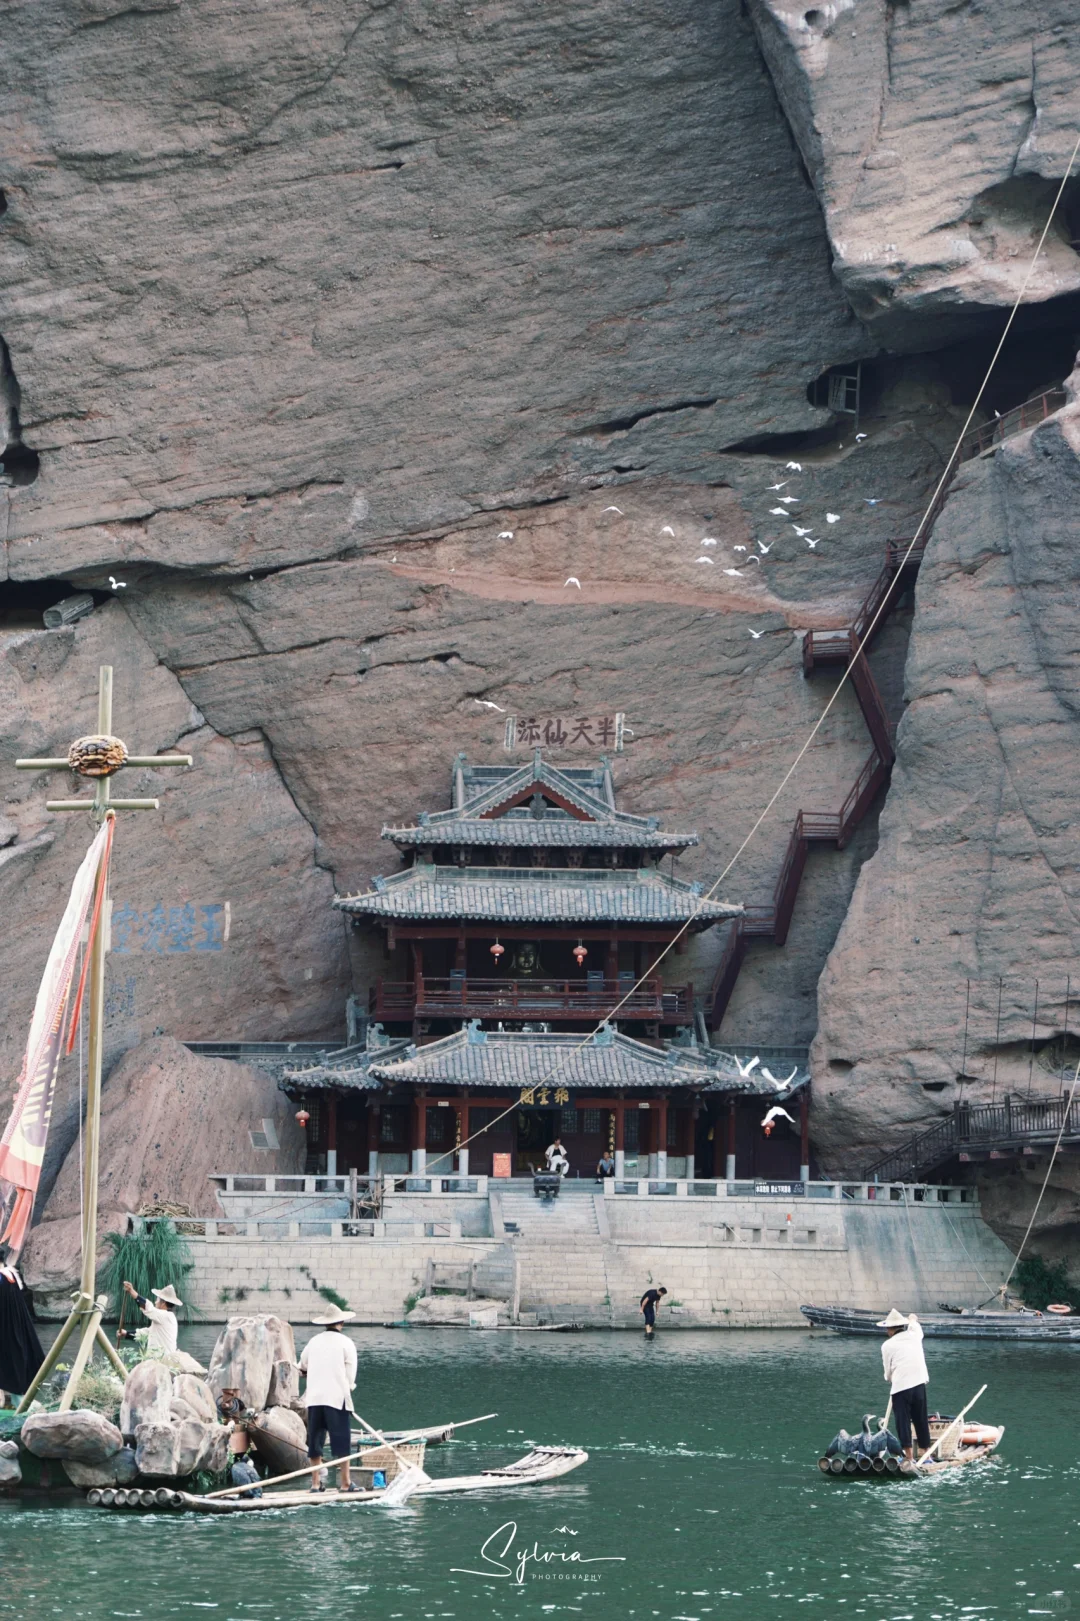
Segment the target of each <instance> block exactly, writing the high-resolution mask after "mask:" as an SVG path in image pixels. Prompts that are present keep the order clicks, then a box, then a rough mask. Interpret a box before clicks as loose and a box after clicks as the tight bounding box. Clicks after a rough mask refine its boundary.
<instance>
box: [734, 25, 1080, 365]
mask: <svg viewBox="0 0 1080 1621" xmlns="http://www.w3.org/2000/svg"><path fill="white" fill-rule="evenodd" d="M749 10H750V15H751V16H752V18H753V20H754V24H755V27H756V29H757V32H758V37H759V39H760V41H761V46H762V50H763V52H764V55H765V59H766V61H767V62H768V64H769V68H770V70H771V72H772V76H773V80H774V82H775V84H776V88H777V93H778V95H779V97H780V100H781V103H782V105H783V107H784V110H785V112H786V113H787V116H788V119H789V121H790V123H791V127H792V131H793V133H794V135H795V138H796V140H797V141H798V143H799V148H800V150H801V152H802V155H803V157H804V159H805V161H806V165H807V168H808V169H809V170H810V173H811V175H812V176H813V180H814V185H815V187H816V189H817V193H818V196H819V197H820V199H821V204H822V208H823V209H824V212H825V219H826V222H827V225H828V230H829V238H830V242H831V244H832V250H833V267H834V269H835V271H836V273H837V275H838V276H839V278H840V280H841V283H842V284H843V286H844V289H845V291H846V292H847V293H848V295H849V297H850V298H851V301H852V304H853V306H854V308H855V311H856V313H857V314H858V315H859V316H860V317H861V319H862V320H864V321H865V322H867V324H868V325H869V326H870V327H871V329H872V330H873V331H875V332H876V333H878V334H880V338H881V340H882V341H886V342H889V343H894V344H895V343H897V342H898V341H899V342H905V341H906V342H907V343H911V342H912V341H913V340H914V341H925V339H926V337H927V336H928V335H929V334H930V333H934V334H936V335H937V341H938V342H940V341H942V339H943V337H945V335H946V334H948V333H949V331H950V328H951V329H952V330H953V331H956V332H963V330H964V328H965V324H966V325H968V326H969V327H970V325H971V324H972V315H973V312H974V311H977V310H978V309H979V308H980V307H986V306H993V305H1009V304H1011V303H1012V302H1013V301H1014V299H1015V298H1016V297H1017V295H1018V294H1019V292H1020V290H1021V287H1022V286H1023V284H1024V278H1025V276H1026V274H1027V270H1028V265H1029V262H1030V260H1031V258H1032V255H1033V253H1034V251H1035V246H1036V243H1037V241H1038V238H1039V235H1040V233H1041V231H1042V229H1043V226H1044V225H1045V223H1046V218H1047V215H1048V213H1049V209H1050V204H1051V202H1052V201H1053V197H1054V193H1055V191H1056V189H1057V188H1056V183H1057V182H1059V181H1060V180H1061V178H1062V176H1063V175H1064V173H1065V169H1066V166H1067V164H1068V160H1069V155H1070V153H1071V151H1072V147H1073V142H1074V141H1075V139H1076V123H1077V116H1078V112H1080V97H1078V95H1077V88H1076V87H1077V74H1078V70H1080V39H1078V37H1077V33H1076V28H1075V21H1076V18H1075V13H1074V11H1073V8H1072V6H1071V4H1070V3H1069V0H1049V3H1048V4H1046V5H1044V6H1042V7H1040V9H1039V11H1038V13H1033V12H1032V11H1031V10H1029V9H1028V8H1026V7H1023V6H1016V5H1013V4H1012V3H1011V0H986V3H982V4H979V5H977V6H971V5H960V6H957V5H954V4H951V3H950V0H929V3H927V4H920V5H917V6H913V5H907V4H891V3H889V0H869V3H866V0H861V3H860V4H859V6H858V8H856V5H855V0H829V3H828V4H824V5H821V6H817V7H808V6H806V5H804V4H802V3H801V0H749ZM1073 235H1075V232H1073V231H1072V230H1071V227H1070V224H1069V218H1068V214H1067V211H1066V213H1065V214H1063V215H1062V217H1061V219H1060V220H1059V221H1058V223H1057V225H1056V226H1055V229H1054V231H1053V232H1052V234H1051V236H1050V237H1049V239H1048V242H1047V246H1046V249H1045V251H1044V254H1043V257H1042V259H1041V261H1040V264H1039V266H1038V267H1037V269H1036V273H1035V275H1034V277H1033V279H1032V281H1031V282H1030V283H1029V284H1028V286H1027V289H1026V297H1027V298H1028V299H1029V300H1035V299H1046V298H1052V297H1055V296H1057V295H1059V294H1061V293H1065V292H1071V291H1076V290H1077V289H1080V260H1078V259H1077V256H1076V254H1075V253H1074V252H1073V250H1072V248H1071V247H1070V245H1069V242H1070V236H1073Z"/></svg>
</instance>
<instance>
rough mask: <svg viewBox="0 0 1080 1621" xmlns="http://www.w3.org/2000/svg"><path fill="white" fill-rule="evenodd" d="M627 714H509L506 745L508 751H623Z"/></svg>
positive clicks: (505, 737)
mask: <svg viewBox="0 0 1080 1621" xmlns="http://www.w3.org/2000/svg"><path fill="white" fill-rule="evenodd" d="M625 722H626V716H625V714H624V713H623V712H622V710H619V711H618V712H617V713H616V714H614V715H507V717H506V731H505V734H504V737H503V747H504V748H505V749H506V751H507V752H508V753H510V752H511V751H512V750H514V749H521V748H546V749H573V748H583V749H596V748H601V749H612V750H613V751H614V753H616V754H621V753H622V751H623V743H624V741H625V736H626V725H625Z"/></svg>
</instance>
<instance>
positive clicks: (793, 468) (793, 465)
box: [787, 462, 802, 473]
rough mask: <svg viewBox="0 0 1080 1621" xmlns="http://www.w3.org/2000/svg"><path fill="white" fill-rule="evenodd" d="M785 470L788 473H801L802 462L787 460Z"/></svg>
mask: <svg viewBox="0 0 1080 1621" xmlns="http://www.w3.org/2000/svg"><path fill="white" fill-rule="evenodd" d="M787 470H788V472H789V473H801V472H802V462H788V464H787Z"/></svg>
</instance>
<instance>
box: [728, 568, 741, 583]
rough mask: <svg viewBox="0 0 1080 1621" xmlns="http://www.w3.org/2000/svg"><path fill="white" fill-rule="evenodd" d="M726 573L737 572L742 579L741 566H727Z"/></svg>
mask: <svg viewBox="0 0 1080 1621" xmlns="http://www.w3.org/2000/svg"><path fill="white" fill-rule="evenodd" d="M724 573H725V574H737V575H738V576H739V578H740V580H741V579H742V569H741V568H726V569H725V570H724Z"/></svg>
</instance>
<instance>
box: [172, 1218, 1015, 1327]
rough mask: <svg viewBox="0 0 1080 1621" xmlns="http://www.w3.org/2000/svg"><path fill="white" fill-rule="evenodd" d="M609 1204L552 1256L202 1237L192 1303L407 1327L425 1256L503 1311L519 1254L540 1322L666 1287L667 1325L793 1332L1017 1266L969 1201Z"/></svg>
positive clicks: (213, 1315)
mask: <svg viewBox="0 0 1080 1621" xmlns="http://www.w3.org/2000/svg"><path fill="white" fill-rule="evenodd" d="M604 1203H605V1208H606V1212H607V1214H608V1218H609V1222H608V1225H609V1232H610V1236H599V1235H597V1236H586V1235H581V1236H575V1237H574V1239H573V1242H572V1243H562V1244H558V1245H555V1244H551V1243H548V1242H545V1241H544V1240H543V1238H542V1237H539V1238H538V1237H537V1236H536V1235H535V1233H533V1234H529V1235H521V1236H520V1237H517V1238H514V1239H513V1240H512V1241H509V1242H506V1241H504V1242H500V1241H499V1240H497V1239H483V1238H475V1239H466V1238H462V1239H446V1238H421V1237H416V1236H396V1235H395V1234H394V1232H393V1229H392V1228H389V1227H388V1228H387V1229H386V1230H385V1231H384V1233H382V1234H381V1235H380V1236H377V1237H367V1238H342V1239H329V1238H313V1239H289V1240H278V1241H266V1240H262V1239H256V1238H241V1237H223V1238H217V1239H202V1238H193V1239H190V1240H189V1243H190V1245H191V1250H192V1254H193V1256H194V1259H195V1270H194V1272H193V1273H192V1275H191V1277H190V1279H189V1280H188V1284H187V1289H186V1293H187V1297H188V1298H189V1299H190V1300H192V1301H193V1303H194V1304H195V1305H196V1306H198V1308H199V1309H200V1310H201V1312H202V1313H203V1315H204V1317H205V1318H206V1319H207V1320H209V1321H211V1322H213V1321H221V1320H224V1319H225V1318H226V1317H228V1316H229V1315H230V1314H231V1313H235V1311H236V1309H237V1306H238V1304H242V1305H246V1306H247V1307H248V1308H249V1309H251V1310H256V1311H268V1312H276V1313H278V1314H280V1315H281V1316H284V1317H287V1318H290V1319H292V1320H293V1321H294V1322H302V1321H303V1320H304V1319H305V1317H309V1316H310V1315H313V1314H315V1313H317V1312H318V1311H319V1310H320V1309H321V1307H322V1305H323V1297H321V1296H320V1295H319V1294H318V1292H317V1291H318V1287H320V1286H322V1287H329V1288H331V1289H333V1290H334V1291H335V1293H337V1294H338V1295H341V1296H343V1297H344V1298H345V1299H346V1300H348V1302H349V1304H350V1306H351V1307H352V1308H353V1309H354V1310H355V1311H356V1313H357V1320H358V1321H359V1322H361V1323H387V1322H398V1321H400V1320H401V1319H402V1317H403V1316H404V1314H405V1310H406V1302H407V1301H408V1300H409V1297H410V1296H415V1295H417V1294H419V1293H420V1292H422V1290H423V1287H424V1279H425V1276H426V1272H427V1263H428V1260H429V1259H433V1260H436V1261H438V1262H443V1263H447V1262H448V1263H451V1264H456V1265H461V1264H468V1263H469V1262H476V1263H478V1266H479V1271H480V1275H481V1276H485V1275H492V1276H493V1275H495V1274H496V1273H497V1274H498V1275H499V1276H500V1277H501V1278H503V1279H505V1280H506V1283H507V1287H506V1291H505V1292H506V1295H507V1298H508V1299H509V1297H510V1296H511V1294H512V1289H511V1288H510V1286H509V1277H510V1273H511V1272H512V1266H510V1265H509V1260H508V1258H509V1256H510V1255H513V1256H516V1258H517V1264H518V1272H519V1279H518V1285H519V1289H520V1304H521V1309H522V1310H523V1311H525V1312H530V1313H535V1314H536V1320H537V1321H539V1322H544V1321H555V1320H557V1321H576V1322H581V1323H591V1324H596V1325H606V1326H632V1325H636V1324H637V1323H638V1322H639V1321H640V1319H639V1317H638V1315H637V1301H638V1298H639V1297H640V1295H641V1292H642V1291H643V1290H644V1289H645V1288H646V1287H648V1286H649V1285H650V1284H651V1283H663V1284H664V1285H665V1286H666V1287H667V1289H668V1292H669V1302H668V1303H669V1306H670V1308H671V1314H670V1321H671V1322H672V1323H680V1324H682V1325H684V1326H686V1327H695V1328H696V1327H705V1326H708V1327H717V1328H719V1327H732V1328H734V1327H739V1328H744V1327H791V1326H798V1325H802V1324H803V1322H804V1319H803V1318H802V1317H801V1316H800V1315H799V1310H798V1308H799V1306H800V1304H802V1303H805V1302H814V1303H816V1304H837V1303H844V1304H848V1305H852V1306H867V1307H879V1306H880V1307H882V1308H885V1307H887V1306H889V1305H896V1306H899V1307H900V1308H901V1310H909V1311H910V1310H921V1311H926V1310H931V1309H936V1307H937V1306H938V1304H939V1302H941V1301H948V1302H949V1303H951V1304H957V1305H973V1304H976V1303H978V1302H980V1301H982V1300H985V1299H986V1298H987V1296H988V1295H989V1294H990V1293H991V1292H992V1290H993V1289H994V1288H995V1287H996V1286H997V1285H998V1284H999V1283H1001V1282H1002V1281H1003V1279H1004V1276H1005V1273H1006V1272H1007V1270H1008V1267H1009V1265H1010V1263H1011V1256H1010V1254H1009V1251H1008V1250H1007V1249H1006V1247H1005V1246H1004V1244H1002V1243H1001V1241H1000V1240H999V1239H998V1238H996V1237H995V1235H994V1234H993V1233H992V1232H991V1230H990V1229H989V1227H987V1226H986V1224H985V1222H983V1221H982V1219H981V1217H980V1215H979V1211H978V1207H977V1206H976V1205H974V1204H963V1205H960V1204H950V1205H948V1206H942V1205H937V1204H922V1205H920V1204H912V1205H910V1206H905V1205H904V1204H899V1203H893V1204H884V1203H882V1204H873V1203H870V1204H858V1203H851V1204H847V1203H839V1202H837V1203H835V1204H813V1205H812V1204H805V1205H802V1204H801V1203H800V1202H799V1201H793V1202H792V1204H791V1206H790V1207H789V1206H787V1205H785V1204H783V1203H782V1202H778V1201H776V1200H755V1199H751V1198H747V1199H727V1200H724V1201H716V1203H713V1202H712V1201H708V1202H706V1201H696V1200H695V1201H685V1202H684V1201H682V1200H680V1201H678V1204H676V1202H675V1201H674V1200H672V1201H670V1202H668V1201H658V1200H657V1199H655V1198H653V1199H647V1198H641V1199H636V1198H629V1197H628V1198H620V1199H617V1200H605V1202H604ZM425 1213H426V1214H427V1215H428V1217H429V1219H430V1218H431V1215H432V1214H433V1212H432V1211H426V1212H425ZM789 1215H790V1216H791V1220H790V1222H789V1220H788V1216H789Z"/></svg>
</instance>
